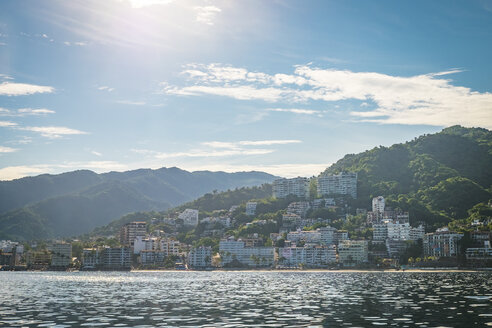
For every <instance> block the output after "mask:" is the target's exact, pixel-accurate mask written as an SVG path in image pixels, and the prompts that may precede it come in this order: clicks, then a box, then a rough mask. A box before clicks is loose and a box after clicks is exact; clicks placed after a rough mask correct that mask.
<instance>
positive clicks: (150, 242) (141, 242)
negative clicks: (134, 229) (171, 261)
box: [133, 236, 159, 254]
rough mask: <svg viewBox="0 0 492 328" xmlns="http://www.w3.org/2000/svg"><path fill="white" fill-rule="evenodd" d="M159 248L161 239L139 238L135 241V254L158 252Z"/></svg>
mask: <svg viewBox="0 0 492 328" xmlns="http://www.w3.org/2000/svg"><path fill="white" fill-rule="evenodd" d="M158 248H159V238H155V237H154V238H144V237H142V236H138V237H137V238H135V240H134V241H133V254H140V252H141V251H144V250H145V251H149V250H156V249H158Z"/></svg>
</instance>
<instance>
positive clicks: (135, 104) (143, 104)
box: [116, 100, 147, 106]
mask: <svg viewBox="0 0 492 328" xmlns="http://www.w3.org/2000/svg"><path fill="white" fill-rule="evenodd" d="M116 103H118V104H122V105H134V106H145V105H147V103H146V102H145V101H133V100H118V101H116Z"/></svg>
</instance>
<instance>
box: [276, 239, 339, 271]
mask: <svg viewBox="0 0 492 328" xmlns="http://www.w3.org/2000/svg"><path fill="white" fill-rule="evenodd" d="M336 260H337V257H336V250H335V246H333V245H332V246H314V245H306V246H304V247H284V248H281V249H280V259H279V264H280V265H282V266H288V267H299V266H305V267H309V268H320V267H326V266H327V265H329V264H331V263H335V262H336Z"/></svg>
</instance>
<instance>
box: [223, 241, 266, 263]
mask: <svg viewBox="0 0 492 328" xmlns="http://www.w3.org/2000/svg"><path fill="white" fill-rule="evenodd" d="M219 254H220V257H221V260H222V266H229V265H238V264H239V265H244V266H250V267H270V266H272V265H273V262H274V258H275V252H274V248H273V247H246V246H245V243H244V242H243V241H242V240H241V239H239V240H234V239H223V240H221V241H220V242H219Z"/></svg>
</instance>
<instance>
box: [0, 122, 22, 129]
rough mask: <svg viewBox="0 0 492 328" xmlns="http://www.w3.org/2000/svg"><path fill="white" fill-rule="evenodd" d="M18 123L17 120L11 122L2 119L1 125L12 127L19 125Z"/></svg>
mask: <svg viewBox="0 0 492 328" xmlns="http://www.w3.org/2000/svg"><path fill="white" fill-rule="evenodd" d="M17 125H18V124H17V123H15V122H10V121H0V127H3V128H11V127H15V126H17Z"/></svg>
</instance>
